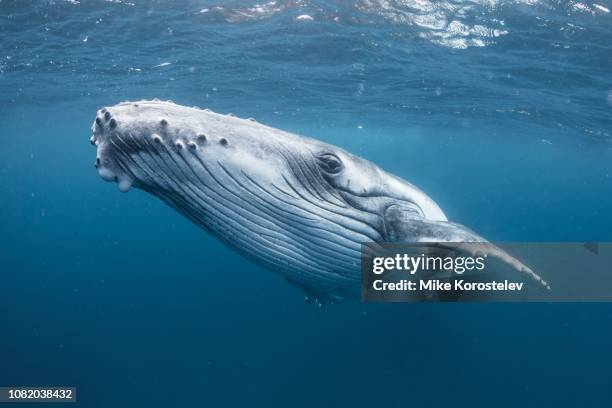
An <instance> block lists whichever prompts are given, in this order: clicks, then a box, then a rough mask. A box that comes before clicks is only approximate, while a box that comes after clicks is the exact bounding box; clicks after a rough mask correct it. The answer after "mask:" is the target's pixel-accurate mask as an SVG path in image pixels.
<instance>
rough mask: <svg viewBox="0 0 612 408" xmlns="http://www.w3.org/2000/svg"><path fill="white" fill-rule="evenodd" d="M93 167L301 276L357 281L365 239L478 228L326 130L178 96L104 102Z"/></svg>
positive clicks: (330, 284) (302, 282)
mask: <svg viewBox="0 0 612 408" xmlns="http://www.w3.org/2000/svg"><path fill="white" fill-rule="evenodd" d="M92 131H93V135H92V137H91V143H92V144H94V145H95V146H96V148H97V155H96V167H97V170H98V173H99V174H100V176H101V177H102V178H103V179H104V180H107V181H116V182H117V183H118V186H119V189H120V190H121V191H124V192H125V191H128V190H129V189H130V188H131V187H132V186H133V187H137V188H140V189H142V190H145V191H147V192H149V193H151V194H153V195H155V196H157V197H159V198H160V199H162V200H163V201H165V202H166V203H168V204H169V205H170V206H172V207H173V208H175V209H176V210H178V211H179V212H180V213H182V214H183V215H185V216H186V217H188V218H189V219H190V220H192V221H193V222H195V223H196V224H198V225H199V226H201V227H203V228H204V229H206V230H207V231H209V232H211V233H212V234H213V235H215V236H217V237H218V238H220V239H221V240H222V241H223V242H225V243H226V244H228V245H230V246H232V247H233V248H235V249H236V250H238V251H239V252H240V253H242V254H244V255H245V256H247V257H249V258H251V259H252V260H254V261H256V262H257V263H259V264H261V265H263V266H265V267H268V268H269V269H273V270H275V271H278V272H280V273H282V274H283V275H284V276H285V277H286V278H287V279H288V280H291V281H292V282H293V283H296V284H297V285H299V286H301V287H317V288H318V289H319V290H322V291H326V292H330V293H337V294H343V292H344V291H345V290H349V288H350V290H355V289H357V290H358V287H359V286H358V282H359V259H360V250H361V244H362V243H364V242H372V241H374V242H379V241H428V240H431V241H435V240H446V241H451V240H454V241H467V240H480V238H479V237H478V236H476V235H475V234H473V233H472V232H471V231H469V230H467V229H465V228H463V227H460V226H458V224H452V223H448V222H446V221H447V220H446V216H445V215H444V213H443V212H442V210H441V209H440V208H439V207H438V205H437V204H436V203H435V202H434V201H433V200H432V199H431V198H429V197H428V196H427V195H426V194H425V193H423V192H422V191H421V190H419V189H418V188H416V187H415V186H413V185H411V184H410V183H408V182H406V181H404V180H402V179H400V178H398V177H395V176H393V175H391V174H389V173H386V172H385V171H383V170H381V169H380V168H379V167H377V166H375V165H374V164H372V163H370V162H369V161H367V160H365V159H362V158H359V157H356V156H354V155H352V154H350V153H348V152H346V151H345V150H343V149H341V148H338V147H336V146H332V145H329V144H326V143H323V142H321V141H318V140H315V139H311V138H307V137H302V136H298V135H295V134H292V133H288V132H284V131H281V130H278V129H274V128H271V127H268V126H265V125H262V124H259V123H257V122H255V121H253V120H250V119H240V118H237V117H234V116H233V115H221V114H217V113H214V112H211V111H208V110H202V109H199V108H189V107H184V106H180V105H176V104H174V103H171V102H161V101H157V100H154V101H140V102H125V103H121V104H118V105H115V106H111V107H105V108H102V109H100V110H99V111H98V112H97V115H96V118H95V121H94V123H93V125H92Z"/></svg>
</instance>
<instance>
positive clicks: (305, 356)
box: [0, 0, 612, 407]
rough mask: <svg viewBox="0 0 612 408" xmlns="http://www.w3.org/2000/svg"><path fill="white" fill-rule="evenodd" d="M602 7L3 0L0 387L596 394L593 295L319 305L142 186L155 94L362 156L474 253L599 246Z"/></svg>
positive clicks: (429, 400) (605, 25)
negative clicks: (125, 108) (104, 169)
mask: <svg viewBox="0 0 612 408" xmlns="http://www.w3.org/2000/svg"><path fill="white" fill-rule="evenodd" d="M610 9H612V4H611V3H610V2H609V1H603V0H597V1H596V2H592V1H582V2H578V1H573V0H572V1H546V0H514V1H497V0H471V1H468V0H455V1H444V2H443V1H432V0H418V1H417V0H403V1H398V0H395V1H391V0H390V1H383V0H357V1H355V2H332V1H308V0H302V1H298V0H294V1H281V0H277V1H270V2H266V1H265V0H264V1H262V2H261V3H255V2H254V1H232V2H209V1H199V0H197V1H196V0H189V1H188V0H184V1H174V2H167V1H140V0H132V1H120V0H114V1H85V0H82V1H76V0H73V1H60V0H55V1H7V0H0V38H1V42H0V179H1V180H2V182H0V199H1V205H0V210H1V211H0V236H1V237H3V239H2V241H1V242H2V245H1V246H0V265H1V267H0V385H21V386H27V385H75V386H76V387H78V398H79V402H78V404H77V405H80V406H84V407H108V406H118V407H124V406H125V407H127V406H129V407H133V406H147V407H166V406H252V405H255V406H295V407H301V406H304V407H306V406H309V407H312V406H397V407H404V406H431V407H437V406H449V405H451V404H452V405H455V406H456V405H458V406H470V407H473V406H483V407H490V406H503V407H517V406H528V407H532V406H533V407H543V406H555V407H565V406H584V407H604V406H610V404H612V391H611V390H612V388H611V387H612V379H611V377H610V371H611V370H612V352H611V351H610V346H609V345H610V342H611V341H612V313H611V312H612V307H611V306H610V305H609V304H360V303H357V302H354V301H346V302H341V303H339V304H334V305H329V306H326V307H324V308H322V309H320V308H318V307H316V306H315V305H313V304H309V303H306V302H304V300H303V295H302V294H301V293H300V292H299V291H298V290H296V289H295V288H293V287H291V286H289V285H287V283H286V282H285V281H284V280H283V279H281V278H280V277H279V276H277V275H275V274H273V273H271V272H269V271H266V270H263V269H261V268H259V267H257V266H255V265H253V264H251V263H249V262H248V261H246V260H244V259H243V258H241V257H240V256H238V255H237V254H235V253H234V252H232V251H231V250H230V249H228V248H227V247H225V246H224V245H222V244H221V243H219V242H217V241H216V240H215V239H214V238H212V237H210V236H208V235H207V234H206V233H205V232H204V231H202V230H200V229H198V228H197V227H195V226H194V225H192V224H191V223H189V222H188V221H187V220H185V219H184V218H182V217H181V216H180V215H178V214H177V213H175V212H174V211H173V210H171V209H170V208H168V207H167V206H165V205H163V204H162V203H161V202H159V201H158V200H156V199H155V198H153V197H151V196H148V195H146V194H145V193H144V192H141V191H130V192H129V193H128V194H120V193H119V192H118V191H117V187H116V185H115V184H113V183H104V182H103V181H102V180H101V179H100V178H99V176H98V175H97V173H96V171H95V169H94V166H93V162H94V159H95V153H94V149H93V148H92V147H91V146H90V145H89V141H88V139H89V136H90V126H91V123H92V121H93V119H94V115H95V111H96V110H97V109H98V108H100V107H102V106H105V105H113V104H115V103H117V102H119V101H123V100H136V99H142V98H154V97H158V98H161V99H171V100H173V101H175V102H177V103H180V104H183V105H198V106H201V107H207V108H210V109H212V110H214V111H218V112H233V113H235V114H236V115H238V116H243V117H254V118H257V119H258V120H259V121H260V122H263V123H266V124H269V125H271V126H274V127H278V128H281V129H285V130H289V131H293V132H297V133H301V134H305V135H309V136H313V137H316V138H319V139H322V140H325V141H327V142H330V143H333V144H336V145H338V146H341V147H343V148H346V149H347V150H349V151H351V152H353V153H356V154H359V155H361V156H363V157H366V158H368V159H370V160H372V161H374V162H375V163H377V164H378V165H380V166H381V167H383V168H384V169H386V170H388V171H390V172H392V173H395V174H397V175H400V176H401V177H403V178H405V179H407V180H409V181H411V182H413V183H414V184H416V185H417V186H419V187H421V188H422V189H423V190H424V191H426V192H427V193H428V194H429V195H430V196H431V197H433V198H434V199H435V200H436V201H437V202H438V203H439V204H440V206H441V207H442V208H443V209H444V210H445V212H446V213H447V214H448V215H449V218H451V219H453V220H455V221H457V222H460V223H462V224H465V225H467V226H469V227H470V228H472V229H474V230H475V231H478V232H479V233H480V234H482V235H483V236H485V237H487V238H489V239H491V240H495V241H582V240H585V241H610V240H612V228H611V227H612V212H611V211H610V207H611V204H612V17H611V15H610Z"/></svg>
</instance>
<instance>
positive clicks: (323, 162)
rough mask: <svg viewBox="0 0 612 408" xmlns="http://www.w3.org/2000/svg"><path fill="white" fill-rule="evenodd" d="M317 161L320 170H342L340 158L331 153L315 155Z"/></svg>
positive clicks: (337, 171)
mask: <svg viewBox="0 0 612 408" xmlns="http://www.w3.org/2000/svg"><path fill="white" fill-rule="evenodd" d="M317 163H318V164H319V167H320V168H321V170H323V171H324V172H326V173H330V174H338V173H340V172H341V171H342V167H343V165H342V160H340V158H339V157H338V156H336V155H335V154H333V153H322V154H320V155H318V156H317Z"/></svg>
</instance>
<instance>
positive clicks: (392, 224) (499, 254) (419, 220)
mask: <svg viewBox="0 0 612 408" xmlns="http://www.w3.org/2000/svg"><path fill="white" fill-rule="evenodd" d="M385 229H386V232H387V239H388V240H389V241H391V242H406V243H419V244H422V245H423V247H424V248H426V249H427V252H429V253H432V252H437V253H446V254H449V255H461V254H463V255H469V256H472V257H477V256H486V257H487V258H488V259H489V261H491V260H493V261H496V262H498V263H499V265H498V266H499V268H497V269H500V268H502V267H509V268H510V269H511V270H513V271H515V272H519V273H520V275H521V276H523V277H526V278H529V279H530V280H532V281H535V282H537V283H539V284H540V285H541V286H543V287H544V288H546V289H547V290H550V286H549V285H548V283H547V282H546V281H545V280H544V279H542V277H540V276H539V275H538V274H537V273H535V272H534V271H533V270H531V268H529V267H528V266H526V265H525V264H523V263H522V262H521V261H519V260H518V259H516V258H515V257H513V256H512V255H510V254H509V253H507V252H506V251H504V250H503V249H501V248H499V247H497V246H496V245H494V244H492V243H490V242H487V241H486V240H485V239H484V238H482V237H481V236H479V235H478V234H476V233H475V232H474V231H472V230H470V229H468V228H467V227H464V226H463V225H461V224H456V223H453V222H447V221H432V220H428V219H425V218H423V217H421V216H419V215H416V214H415V213H414V211H412V210H411V209H410V208H408V209H404V208H402V207H396V208H394V207H390V208H388V209H387V211H386V212H385ZM419 246H421V245H419ZM488 263H490V262H488ZM489 266H491V268H493V267H495V265H489Z"/></svg>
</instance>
